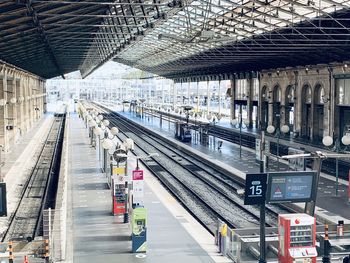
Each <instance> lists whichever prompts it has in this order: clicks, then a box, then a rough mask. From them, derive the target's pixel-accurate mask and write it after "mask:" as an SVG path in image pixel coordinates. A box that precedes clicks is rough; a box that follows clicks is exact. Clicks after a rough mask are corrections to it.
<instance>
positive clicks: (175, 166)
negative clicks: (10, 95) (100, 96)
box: [95, 105, 287, 233]
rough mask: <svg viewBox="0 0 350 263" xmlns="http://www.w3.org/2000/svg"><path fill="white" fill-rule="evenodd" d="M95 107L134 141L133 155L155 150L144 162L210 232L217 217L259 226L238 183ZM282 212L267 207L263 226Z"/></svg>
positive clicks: (274, 221)
mask: <svg viewBox="0 0 350 263" xmlns="http://www.w3.org/2000/svg"><path fill="white" fill-rule="evenodd" d="M95 106H96V107H98V108H99V111H101V110H103V111H104V115H105V117H106V118H107V119H108V120H109V121H110V122H111V126H117V127H118V128H119V129H120V130H121V131H122V134H120V135H119V137H120V139H121V140H123V139H125V138H126V137H128V138H131V139H133V140H134V142H135V144H136V146H137V147H136V149H135V154H136V155H148V154H150V153H158V156H157V157H152V158H148V159H146V160H143V162H144V164H145V165H146V166H147V167H148V168H149V169H150V170H151V171H152V172H153V173H154V174H155V175H156V176H157V177H158V178H159V179H160V180H161V181H162V183H163V184H164V185H166V187H167V188H168V189H169V190H170V191H171V192H172V193H173V194H174V195H175V196H176V197H177V198H178V199H179V200H180V201H181V202H182V203H183V204H184V205H185V206H186V207H187V208H188V209H189V210H190V211H191V212H192V213H193V214H194V215H195V216H196V217H197V218H198V219H199V220H200V221H201V222H202V224H203V225H205V226H206V227H207V228H208V229H209V230H210V231H211V232H212V233H214V231H215V229H216V222H217V218H220V219H222V220H224V221H225V222H227V223H228V224H229V225H230V226H231V227H233V228H242V227H257V226H258V225H259V220H260V218H259V210H258V209H257V208H256V207H255V206H244V204H243V200H242V198H241V197H240V196H239V195H238V194H237V189H240V188H242V187H243V184H242V183H240V182H237V181H236V180H234V179H233V178H232V177H231V176H229V175H226V174H225V173H222V172H220V171H217V170H215V169H213V168H212V167H211V166H210V164H208V163H206V162H205V160H202V159H201V158H199V157H195V156H190V155H188V154H185V153H184V152H182V151H181V150H179V149H176V148H174V147H171V146H169V145H168V143H167V142H165V141H163V140H162V139H160V138H159V137H157V136H154V135H151V134H149V131H148V130H147V129H144V128H143V127H142V126H139V125H135V124H130V122H129V121H128V120H127V119H125V117H121V116H119V115H118V114H116V113H114V112H111V111H109V110H108V109H107V108H105V107H101V106H97V105H95ZM282 212H287V211H286V210H284V209H281V208H279V207H275V206H268V207H267V220H266V223H267V226H275V225H276V224H277V216H278V214H279V213H282Z"/></svg>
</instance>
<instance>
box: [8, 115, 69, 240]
mask: <svg viewBox="0 0 350 263" xmlns="http://www.w3.org/2000/svg"><path fill="white" fill-rule="evenodd" d="M64 120H65V114H55V117H54V121H53V123H52V126H51V128H50V130H49V134H48V136H47V138H46V140H45V142H44V144H43V147H42V148H41V151H40V155H39V157H38V159H37V161H36V164H35V166H34V168H33V169H32V171H31V174H30V176H29V178H28V180H27V181H26V183H25V184H24V186H23V191H22V194H21V198H20V201H19V204H18V206H17V207H16V210H15V212H14V213H13V214H12V215H11V219H10V225H9V227H8V229H7V231H6V232H5V233H4V235H3V237H2V242H5V241H6V242H7V241H28V242H30V241H32V240H34V238H35V237H37V236H41V235H42V213H43V210H44V209H46V208H48V207H52V206H53V205H54V203H55V196H56V192H55V189H56V188H55V182H57V178H58V171H57V169H59V160H60V144H61V143H62V140H63V130H64ZM53 208H54V207H53Z"/></svg>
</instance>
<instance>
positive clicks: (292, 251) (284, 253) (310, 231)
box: [278, 214, 317, 263]
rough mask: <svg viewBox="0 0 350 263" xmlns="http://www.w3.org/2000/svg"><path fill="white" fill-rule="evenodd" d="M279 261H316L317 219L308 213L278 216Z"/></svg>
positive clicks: (296, 262)
mask: <svg viewBox="0 0 350 263" xmlns="http://www.w3.org/2000/svg"><path fill="white" fill-rule="evenodd" d="M278 242H279V249H278V262H281V263H316V257H317V250H316V219H315V218H314V217H312V216H309V215H307V214H284V215H279V216H278Z"/></svg>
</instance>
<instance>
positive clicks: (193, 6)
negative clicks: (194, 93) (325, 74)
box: [0, 0, 350, 78]
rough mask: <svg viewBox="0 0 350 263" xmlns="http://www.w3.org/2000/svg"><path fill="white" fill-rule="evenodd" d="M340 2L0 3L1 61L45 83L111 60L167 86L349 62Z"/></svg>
mask: <svg viewBox="0 0 350 263" xmlns="http://www.w3.org/2000/svg"><path fill="white" fill-rule="evenodd" d="M349 5H350V3H349V1H347V0H318V1H313V0H253V1H250V0H166V1H165V0H119V1H107V0H3V1H1V2H0V39H1V41H0V59H3V60H5V61H7V62H9V63H11V64H14V65H16V66H18V67H21V68H23V69H25V70H28V71H30V72H33V73H35V74H37V75H39V76H42V77H44V78H51V77H54V76H57V75H63V74H65V73H68V72H71V71H74V70H78V69H79V70H80V71H81V73H82V75H83V76H87V75H88V74H90V73H91V72H92V71H93V70H94V69H96V68H97V67H99V66H101V65H102V64H103V63H105V62H106V61H108V60H110V59H114V60H115V61H118V62H121V63H124V64H127V65H130V66H133V67H136V68H139V69H142V70H145V71H149V72H152V73H155V74H158V75H161V76H165V77H170V78H179V77H187V76H194V75H205V74H223V73H233V72H239V71H247V70H259V69H267V68H276V67H285V66H296V65H307V64H317V63H329V62H334V61H337V62H341V61H344V60H349V59H350V52H349V51H350V50H349V49H350V47H349V36H350V10H349Z"/></svg>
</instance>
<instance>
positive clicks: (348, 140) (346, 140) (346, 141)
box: [322, 135, 350, 196]
mask: <svg viewBox="0 0 350 263" xmlns="http://www.w3.org/2000/svg"><path fill="white" fill-rule="evenodd" d="M322 143H323V145H325V146H326V147H330V146H332V144H333V138H332V137H331V136H325V137H323V139H322ZM341 143H342V144H343V145H344V146H345V148H342V147H341ZM341 143H340V140H339V138H337V139H336V140H335V143H334V147H333V149H332V150H333V151H335V152H336V153H339V152H342V151H344V150H345V149H346V147H347V146H349V145H350V135H344V136H343V137H342V138H341ZM338 181H339V160H338V158H336V159H335V195H336V196H338V190H339V185H338Z"/></svg>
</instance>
